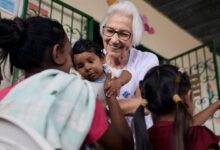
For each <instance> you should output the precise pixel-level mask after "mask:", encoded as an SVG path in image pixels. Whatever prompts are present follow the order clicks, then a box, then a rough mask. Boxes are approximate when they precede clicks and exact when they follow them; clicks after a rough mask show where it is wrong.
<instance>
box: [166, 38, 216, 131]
mask: <svg viewBox="0 0 220 150" xmlns="http://www.w3.org/2000/svg"><path fill="white" fill-rule="evenodd" d="M167 63H170V64H174V65H176V66H178V67H180V68H184V69H185V70H186V71H187V72H188V74H189V75H190V76H191V83H192V89H193V93H194V104H195V111H196V112H199V111H201V110H203V109H204V108H206V107H207V106H208V105H210V104H212V103H213V102H215V101H217V100H218V99H219V96H220V94H219V92H220V90H219V74H218V65H217V58H216V48H215V44H214V42H209V43H207V44H204V45H201V46H199V47H196V48H194V49H192V50H189V51H187V52H185V53H183V54H180V55H178V56H176V57H173V58H171V59H169V60H167ZM217 122H218V123H217ZM217 124H218V126H219V124H220V111H217V112H216V113H215V114H214V115H213V116H212V117H210V119H209V120H208V121H207V122H206V123H205V125H206V126H208V127H209V128H210V129H212V130H213V131H214V132H215V133H216V134H218V135H220V128H219V127H218V128H217Z"/></svg>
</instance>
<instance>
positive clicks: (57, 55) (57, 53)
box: [52, 44, 66, 65]
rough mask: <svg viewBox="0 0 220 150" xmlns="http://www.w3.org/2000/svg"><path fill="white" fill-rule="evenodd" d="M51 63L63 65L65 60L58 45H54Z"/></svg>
mask: <svg viewBox="0 0 220 150" xmlns="http://www.w3.org/2000/svg"><path fill="white" fill-rule="evenodd" d="M52 58H53V61H54V62H55V63H56V64H58V65H63V64H65V61H66V58H65V56H64V52H63V49H62V48H61V46H60V45H59V44H55V45H54V46H53V49H52Z"/></svg>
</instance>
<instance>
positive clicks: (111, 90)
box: [104, 73, 121, 97]
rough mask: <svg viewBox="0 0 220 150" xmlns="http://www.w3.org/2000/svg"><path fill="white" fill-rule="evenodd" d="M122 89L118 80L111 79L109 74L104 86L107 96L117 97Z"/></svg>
mask: <svg viewBox="0 0 220 150" xmlns="http://www.w3.org/2000/svg"><path fill="white" fill-rule="evenodd" d="M120 88H121V84H120V82H118V81H117V79H114V78H113V79H111V73H108V74H107V77H106V81H105V85H104V91H105V96H106V97H112V96H115V97H116V96H117V95H118V94H119V91H120Z"/></svg>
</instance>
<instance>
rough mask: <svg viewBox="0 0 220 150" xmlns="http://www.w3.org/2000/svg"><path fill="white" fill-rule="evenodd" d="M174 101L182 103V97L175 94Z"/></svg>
mask: <svg viewBox="0 0 220 150" xmlns="http://www.w3.org/2000/svg"><path fill="white" fill-rule="evenodd" d="M173 101H174V102H175V103H178V102H179V101H181V98H180V96H179V95H178V94H174V95H173Z"/></svg>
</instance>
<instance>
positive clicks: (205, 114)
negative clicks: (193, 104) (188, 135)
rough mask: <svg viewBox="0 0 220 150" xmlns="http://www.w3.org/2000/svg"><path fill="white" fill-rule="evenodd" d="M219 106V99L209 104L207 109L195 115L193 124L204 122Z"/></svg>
mask: <svg viewBox="0 0 220 150" xmlns="http://www.w3.org/2000/svg"><path fill="white" fill-rule="evenodd" d="M219 108H220V100H217V101H216V102H214V103H213V104H211V105H209V106H208V107H207V108H206V109H204V110H203V111H201V112H199V113H197V114H196V115H194V116H193V125H202V124H204V123H205V122H206V121H207V120H208V119H209V117H210V116H211V115H213V114H214V113H215V112H216V111H217V110H218V109H219Z"/></svg>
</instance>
